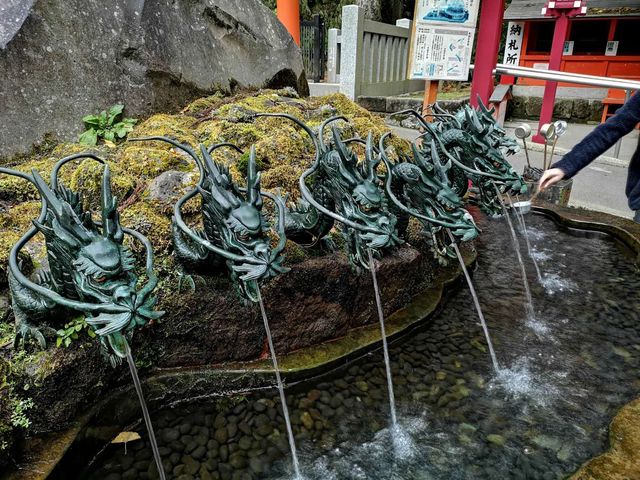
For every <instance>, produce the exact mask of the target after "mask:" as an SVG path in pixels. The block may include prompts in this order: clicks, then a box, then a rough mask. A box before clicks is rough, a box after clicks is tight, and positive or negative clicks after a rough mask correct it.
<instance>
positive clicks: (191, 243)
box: [132, 137, 287, 302]
mask: <svg viewBox="0 0 640 480" xmlns="http://www.w3.org/2000/svg"><path fill="white" fill-rule="evenodd" d="M145 140H161V141H163V142H167V143H170V144H171V145H173V146H174V147H176V148H178V149H179V150H181V151H183V152H184V153H186V154H187V155H188V156H189V157H191V158H192V159H193V160H194V162H195V164H196V166H197V167H198V170H199V172H200V181H199V183H198V185H197V186H196V188H195V189H193V190H191V191H190V192H188V193H187V194H186V195H184V196H183V197H182V198H181V199H180V200H178V202H177V203H176V204H175V206H174V210H173V212H174V216H173V240H174V246H175V249H176V252H177V253H178V256H179V257H181V258H182V259H185V260H195V261H197V262H204V261H206V260H207V258H208V257H209V255H213V257H214V258H215V259H223V260H224V261H225V262H226V265H227V267H228V269H229V271H230V275H231V279H232V281H233V283H234V285H235V286H236V287H237V289H238V291H239V293H240V295H241V296H243V297H244V298H246V299H249V300H251V301H254V302H257V301H258V297H259V293H258V284H259V282H260V281H261V280H264V279H267V278H269V277H273V276H275V275H277V274H279V273H283V272H286V271H287V268H285V267H283V266H282V263H283V261H284V256H283V255H282V251H283V250H284V247H285V243H286V236H285V232H284V228H285V211H286V209H285V205H284V200H283V199H282V198H281V197H280V196H279V195H274V194H272V193H269V192H264V191H262V190H261V189H260V173H259V172H258V171H257V168H256V151H255V147H251V151H250V152H249V155H248V165H247V177H246V178H247V183H246V187H240V186H239V185H237V184H236V183H235V182H234V181H233V179H232V178H231V173H230V172H229V168H228V167H227V166H225V165H224V164H222V163H219V162H216V161H214V160H213V158H212V157H211V154H212V153H213V152H214V151H215V150H217V149H219V148H222V147H230V148H232V149H234V150H236V151H237V152H239V153H243V152H242V150H240V149H239V148H238V147H237V146H235V145H233V144H230V143H219V144H216V145H213V146H211V147H210V148H208V149H207V147H205V146H204V145H202V144H201V145H200V147H199V150H200V155H198V154H197V153H196V152H195V151H194V150H193V149H192V148H191V147H189V146H188V145H183V144H181V143H179V142H176V141H175V140H172V139H170V138H166V137H145V138H137V139H132V141H145ZM198 194H199V195H200V198H201V205H202V220H203V225H204V229H203V230H202V231H196V230H194V229H192V228H191V227H189V226H188V225H187V224H186V223H185V222H184V220H183V218H182V210H181V209H182V206H183V205H184V204H185V203H186V202H188V201H189V200H190V199H192V198H194V197H195V196H197V195H198ZM263 197H266V198H268V199H270V200H271V201H272V202H273V203H274V204H275V207H276V208H275V209H276V214H275V216H276V224H277V228H276V232H275V233H276V236H277V244H276V245H275V246H272V244H271V239H270V231H271V229H270V226H269V223H268V222H267V220H266V218H265V216H264V214H263V212H262V208H263V203H264V202H263Z"/></svg>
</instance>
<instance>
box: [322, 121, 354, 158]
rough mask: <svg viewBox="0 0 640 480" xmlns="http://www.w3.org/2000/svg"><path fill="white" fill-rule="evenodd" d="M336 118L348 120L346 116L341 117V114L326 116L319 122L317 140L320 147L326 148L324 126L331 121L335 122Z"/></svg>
mask: <svg viewBox="0 0 640 480" xmlns="http://www.w3.org/2000/svg"><path fill="white" fill-rule="evenodd" d="M337 120H344V121H345V122H349V119H348V118H346V117H343V116H342V115H337V116H335V117H331V118H327V119H326V120H325V121H324V122H322V123H321V124H320V127H319V128H318V141H319V142H320V147H321V148H322V149H323V150H324V149H325V148H326V145H325V143H324V127H326V126H327V125H328V124H330V123H331V122H335V121H337Z"/></svg>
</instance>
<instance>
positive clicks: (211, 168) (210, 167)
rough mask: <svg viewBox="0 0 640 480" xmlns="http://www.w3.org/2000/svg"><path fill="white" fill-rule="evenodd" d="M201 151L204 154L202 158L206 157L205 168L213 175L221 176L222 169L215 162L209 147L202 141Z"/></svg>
mask: <svg viewBox="0 0 640 480" xmlns="http://www.w3.org/2000/svg"><path fill="white" fill-rule="evenodd" d="M200 153H201V154H202V158H204V166H205V169H206V170H209V173H210V174H211V175H213V176H220V170H219V169H218V167H217V165H216V164H215V163H214V161H213V159H212V158H211V155H209V151H208V150H207V147H205V146H204V145H203V144H202V143H201V144H200Z"/></svg>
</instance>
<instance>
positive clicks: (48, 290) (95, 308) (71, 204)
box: [0, 153, 163, 360]
mask: <svg viewBox="0 0 640 480" xmlns="http://www.w3.org/2000/svg"><path fill="white" fill-rule="evenodd" d="M85 158H86V159H91V160H94V161H96V162H99V163H102V164H104V171H103V175H102V194H101V205H102V221H101V222H98V221H95V220H93V219H92V216H91V212H90V211H88V210H86V209H85V208H84V206H83V203H82V201H81V199H80V195H79V194H78V193H77V192H74V191H72V190H70V189H69V188H66V187H65V186H63V185H61V184H60V183H59V182H58V172H59V170H60V168H61V167H62V166H63V165H64V164H66V163H68V162H70V161H72V160H76V159H85ZM0 173H5V174H9V175H15V176H18V177H21V178H23V179H25V180H27V181H29V182H31V183H32V184H33V185H35V187H36V188H37V190H38V192H39V194H40V198H41V202H42V209H41V213H40V216H39V218H38V219H37V220H34V222H33V224H34V226H33V227H32V228H31V229H30V230H29V231H28V232H26V233H25V234H24V235H23V236H22V237H21V238H20V240H19V241H18V242H17V243H16V244H15V245H14V247H13V248H12V249H11V252H10V255H9V286H10V289H11V297H12V306H13V312H14V316H15V320H16V339H15V345H16V346H18V345H19V344H20V343H21V342H23V343H24V342H25V341H26V340H27V339H29V338H34V339H35V340H37V341H38V343H39V344H40V346H41V347H42V348H44V347H46V340H45V336H44V334H43V331H44V332H45V333H46V332H49V331H53V330H55V328H54V327H60V326H62V324H64V319H65V318H68V317H69V316H70V315H72V314H73V312H79V313H81V314H83V315H85V317H86V318H85V320H86V322H87V324H89V326H90V327H91V328H92V329H93V330H94V331H95V333H96V334H97V335H98V336H99V338H100V340H101V342H102V345H103V346H104V347H105V348H106V347H107V346H108V347H110V349H111V351H112V352H113V353H115V354H116V356H117V357H119V358H124V357H125V355H126V351H127V349H128V343H127V338H128V337H130V336H131V335H132V333H133V330H134V329H135V327H137V326H141V325H144V324H146V323H147V322H149V321H150V320H155V319H157V318H159V317H160V316H162V314H163V312H160V311H156V310H154V307H155V304H156V298H155V296H154V295H152V292H153V290H154V288H155V287H156V284H157V278H156V276H155V274H154V271H153V251H152V247H151V244H150V242H149V240H148V239H147V238H146V237H145V236H144V235H142V234H140V233H139V232H136V231H135V230H130V229H127V228H124V227H122V226H121V224H120V219H119V214H118V208H117V207H118V203H117V201H116V199H115V198H114V197H113V195H112V193H111V178H110V172H109V166H108V165H107V164H106V163H105V162H104V160H102V159H101V158H99V157H97V156H95V155H92V154H88V153H81V154H77V155H72V156H69V157H65V158H63V159H61V160H60V161H58V162H57V163H56V164H55V166H54V168H53V170H52V173H51V182H50V185H47V183H46V182H45V181H44V180H43V178H42V177H41V176H40V175H39V174H38V172H37V171H35V170H33V171H32V173H31V175H29V174H26V173H22V172H18V171H15V170H10V169H7V168H0ZM38 232H40V233H42V234H43V236H44V238H45V246H46V252H47V261H48V266H49V269H48V270H41V271H40V272H38V274H37V278H36V279H35V280H31V279H30V278H28V277H27V276H26V275H25V274H24V273H23V272H22V271H21V268H20V264H19V263H20V262H19V261H18V257H19V254H20V252H21V250H22V249H23V248H24V247H25V245H27V243H28V242H29V241H30V240H31V239H32V238H33V237H34V236H35V235H36V234H37V233H38ZM125 235H129V236H131V237H133V239H135V240H136V241H138V242H140V243H141V244H142V245H143V246H144V249H145V250H146V265H145V273H146V277H147V280H146V283H144V285H143V286H141V287H138V283H139V278H138V275H137V274H136V273H135V259H134V256H133V254H132V253H131V251H130V250H129V249H128V248H127V247H126V246H125V245H124V243H123V242H124V237H125ZM112 360H115V358H114V357H112Z"/></svg>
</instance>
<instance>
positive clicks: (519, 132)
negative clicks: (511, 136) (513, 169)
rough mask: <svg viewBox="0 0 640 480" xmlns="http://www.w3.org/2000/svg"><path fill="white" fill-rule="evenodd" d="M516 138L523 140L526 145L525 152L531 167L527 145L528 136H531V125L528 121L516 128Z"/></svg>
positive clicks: (528, 164)
mask: <svg viewBox="0 0 640 480" xmlns="http://www.w3.org/2000/svg"><path fill="white" fill-rule="evenodd" d="M514 133H515V135H516V138H519V139H520V140H522V144H523V145H524V154H525V156H526V158H527V166H528V167H529V168H531V162H530V161H529V148H528V147H527V138H529V137H530V136H531V126H530V125H529V124H528V123H521V124H520V125H518V126H517V127H516V129H515V132H514Z"/></svg>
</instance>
